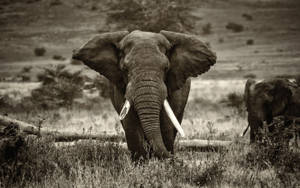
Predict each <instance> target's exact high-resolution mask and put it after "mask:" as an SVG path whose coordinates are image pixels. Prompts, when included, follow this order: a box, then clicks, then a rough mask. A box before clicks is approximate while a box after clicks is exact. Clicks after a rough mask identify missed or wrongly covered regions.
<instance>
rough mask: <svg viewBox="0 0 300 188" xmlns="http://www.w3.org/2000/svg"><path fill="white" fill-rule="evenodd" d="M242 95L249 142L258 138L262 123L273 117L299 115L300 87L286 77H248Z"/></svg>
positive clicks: (267, 122)
mask: <svg viewBox="0 0 300 188" xmlns="http://www.w3.org/2000/svg"><path fill="white" fill-rule="evenodd" d="M244 96H245V103H246V107H247V111H248V127H250V143H253V142H256V141H257V140H260V137H259V136H258V132H259V129H260V128H263V124H264V123H266V124H270V123H271V122H272V121H273V118H274V117H276V116H280V115H283V116H293V117H300V87H299V86H298V85H297V84H296V83H293V82H290V81H289V80H287V79H268V80H264V81H261V82H256V81H254V80H253V79H249V80H247V82H246V86H245V93H244ZM248 127H247V128H248ZM246 130H247V129H246ZM245 132H246V131H245ZM245 132H244V133H245Z"/></svg>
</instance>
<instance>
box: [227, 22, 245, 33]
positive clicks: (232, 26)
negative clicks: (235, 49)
mask: <svg viewBox="0 0 300 188" xmlns="http://www.w3.org/2000/svg"><path fill="white" fill-rule="evenodd" d="M226 29H228V30H231V31H233V32H235V33H238V32H242V31H243V30H244V26H243V25H241V24H237V23H233V22H229V23H228V24H227V25H226Z"/></svg>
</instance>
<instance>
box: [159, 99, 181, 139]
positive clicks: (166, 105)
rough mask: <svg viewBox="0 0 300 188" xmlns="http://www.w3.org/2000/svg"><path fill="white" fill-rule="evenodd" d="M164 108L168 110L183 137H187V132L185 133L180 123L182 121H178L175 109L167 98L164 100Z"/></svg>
mask: <svg viewBox="0 0 300 188" xmlns="http://www.w3.org/2000/svg"><path fill="white" fill-rule="evenodd" d="M164 108H165V110H166V112H167V115H168V116H169V118H170V120H171V121H172V123H173V125H174V127H175V128H176V129H177V131H178V132H179V134H180V135H181V136H182V137H185V134H184V131H183V129H182V127H181V125H180V123H179V122H178V120H177V118H176V116H175V114H174V112H173V110H172V109H171V107H170V104H169V103H168V101H167V100H164Z"/></svg>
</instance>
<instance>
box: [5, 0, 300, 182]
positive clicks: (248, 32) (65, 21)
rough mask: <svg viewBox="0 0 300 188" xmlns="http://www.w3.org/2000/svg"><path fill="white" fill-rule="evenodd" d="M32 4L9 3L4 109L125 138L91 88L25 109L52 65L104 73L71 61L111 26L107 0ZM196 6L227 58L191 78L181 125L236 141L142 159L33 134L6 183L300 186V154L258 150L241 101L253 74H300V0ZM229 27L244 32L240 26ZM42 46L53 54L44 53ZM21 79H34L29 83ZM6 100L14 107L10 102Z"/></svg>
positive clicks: (192, 134)
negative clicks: (70, 100)
mask: <svg viewBox="0 0 300 188" xmlns="http://www.w3.org/2000/svg"><path fill="white" fill-rule="evenodd" d="M6 2H8V1H6ZM11 2H13V1H11ZM25 2H27V1H24V2H20V1H18V0H15V3H8V4H5V2H4V1H3V3H2V2H0V34H1V35H0V114H8V115H9V117H12V118H16V119H19V120H23V121H26V122H28V123H32V124H34V125H41V126H42V128H43V129H48V130H58V131H66V132H74V133H87V134H93V133H107V134H117V135H124V133H123V129H122V127H121V124H120V122H119V121H118V116H117V113H116V112H115V111H114V109H113V107H112V105H111V104H110V101H109V100H107V99H104V98H102V97H99V96H98V94H97V93H91V92H84V95H83V96H82V97H81V98H79V99H76V100H75V102H74V105H72V106H71V107H63V108H57V109H49V110H41V109H33V108H31V106H30V107H28V106H27V108H26V105H27V104H24V105H23V106H22V108H20V107H19V104H20V103H22V102H24V101H23V99H24V98H26V97H30V96H31V91H32V90H34V89H36V88H39V87H41V83H40V82H37V80H38V79H37V75H38V74H40V73H42V71H43V70H44V68H45V67H51V66H52V67H55V66H58V65H66V69H67V70H69V71H70V72H75V71H77V70H81V71H82V74H83V75H84V76H87V77H89V78H94V77H95V76H96V75H97V74H96V73H95V72H93V71H91V70H89V69H88V68H87V67H84V66H83V65H80V64H79V65H74V64H71V62H72V60H71V59H70V57H71V54H72V50H73V49H74V48H77V47H79V46H80V45H81V44H82V43H84V42H85V41H86V40H87V39H89V38H90V37H91V36H93V35H95V34H97V33H99V32H104V31H107V30H110V27H112V26H110V25H107V24H105V18H106V16H107V11H108V7H107V6H106V4H105V2H107V1H104V0H103V1H94V0H88V1H83V0H64V1H56V0H43V1H36V2H33V3H25ZM28 2H30V1H28ZM192 2H193V3H194V6H193V9H192V11H191V13H192V14H193V15H194V16H196V17H197V20H196V23H195V30H196V31H195V33H196V34H198V35H199V36H200V37H201V38H202V39H203V41H205V42H208V43H209V45H210V46H211V47H212V48H213V50H214V51H216V52H217V56H218V62H217V63H216V65H215V66H214V67H213V68H212V69H211V70H210V71H209V72H207V73H205V74H204V75H202V76H201V77H199V78H194V79H193V80H192V88H191V92H190V96H189V100H188V104H187V106H186V110H185V114H184V119H183V122H182V126H183V129H184V131H185V133H186V135H187V138H185V139H193V138H197V139H208V140H230V141H233V143H232V144H231V145H230V146H229V147H226V148H224V149H221V150H216V151H214V152H212V151H209V152H207V151H199V149H197V148H182V147H180V146H179V145H177V146H176V158H175V159H174V160H166V161H159V160H156V159H151V160H149V161H144V162H141V163H133V162H131V160H130V154H129V152H128V151H127V150H126V149H124V148H122V147H119V146H118V145H114V144H108V145H103V144H102V143H100V142H92V141H87V142H76V143H75V144H74V145H73V146H70V147H55V144H54V142H53V140H52V139H51V138H36V137H33V138H28V139H27V140H26V141H25V142H24V147H22V148H21V150H20V153H21V154H20V156H19V157H18V158H17V160H16V161H18V162H14V161H9V162H8V163H7V164H0V165H2V166H0V167H5V168H2V169H1V168H0V187H201V186H203V187H299V186H300V179H299V177H300V166H299V165H300V155H299V151H297V150H295V149H294V148H291V149H287V148H281V147H277V146H276V145H275V146H274V145H273V146H272V145H271V146H263V147H256V146H250V145H249V144H248V141H249V135H248V134H249V133H248V134H247V135H246V136H245V137H240V136H239V135H240V134H241V133H242V131H243V129H244V128H245V127H246V126H247V120H246V112H245V107H244V105H243V103H242V102H240V100H241V99H242V97H243V91H244V84H245V81H246V78H248V77H253V78H256V79H263V78H268V77H271V76H283V77H288V78H291V77H293V76H295V75H297V74H299V72H300V63H299V62H300V32H299V31H300V22H299V18H300V11H299V10H300V3H299V2H297V1H296V0H289V1H283V0H263V1H262V0H260V1H250V0H248V1H242V0H220V1H214V0H206V1H202V2H201V3H200V1H199V2H198V1H192ZM32 10H34V11H32ZM250 17H251V18H250ZM228 23H236V24H239V25H242V27H243V29H242V31H240V32H234V31H232V30H230V29H227V28H226V26H227V25H228ZM207 24H209V25H210V29H207ZM205 27H206V31H205V32H204V29H203V28H205ZM40 47H43V48H45V50H46V52H45V54H44V55H43V56H36V55H35V53H34V50H35V49H36V48H40ZM55 55H59V56H61V57H63V58H60V59H55V58H54V57H53V56H55ZM26 69H30V71H28V72H26ZM22 75H26V76H27V77H29V81H25V82H23V81H20V80H19V79H20V76H22ZM1 80H2V81H1ZM230 96H231V98H230ZM232 97H233V99H232ZM234 97H235V98H234ZM234 99H235V100H237V101H235V100H234ZM4 100H7V101H8V102H7V101H6V102H7V103H5V104H6V105H8V107H7V108H6V107H3V106H1V105H2V104H4V103H1V102H3V101H4ZM24 106H25V108H24ZM178 139H182V138H179V137H178ZM29 146H30V147H29Z"/></svg>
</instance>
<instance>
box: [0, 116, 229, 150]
mask: <svg viewBox="0 0 300 188" xmlns="http://www.w3.org/2000/svg"><path fill="white" fill-rule="evenodd" d="M12 125H13V126H18V127H19V128H20V131H21V132H23V133H26V134H29V135H30V134H32V135H38V136H49V137H52V138H53V140H54V141H55V142H65V143H66V142H74V141H78V140H97V141H103V142H117V143H118V144H121V145H123V147H124V146H125V147H127V145H126V144H125V142H126V141H125V138H124V136H119V135H109V134H105V133H102V134H78V133H72V132H58V131H50V130H43V128H41V129H38V128H37V127H36V126H34V125H31V124H28V123H25V122H23V121H19V120H15V119H11V118H9V117H7V116H1V115H0V127H8V126H12ZM74 143H75V142H74ZM178 143H179V146H180V147H184V148H191V149H193V147H196V148H210V149H212V150H213V149H214V148H223V147H225V146H228V145H229V144H230V143H231V141H220V140H200V139H193V140H179V142H178ZM58 145H60V146H62V145H72V143H69V144H63V143H61V144H58Z"/></svg>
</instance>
